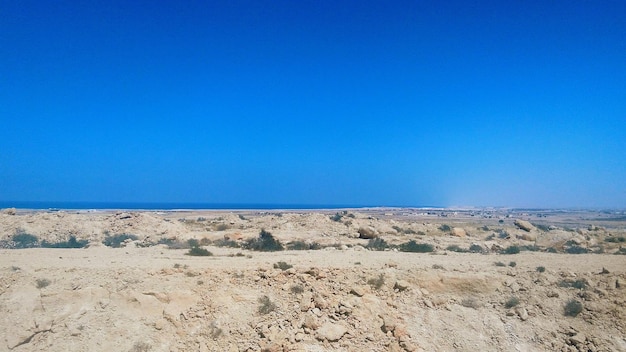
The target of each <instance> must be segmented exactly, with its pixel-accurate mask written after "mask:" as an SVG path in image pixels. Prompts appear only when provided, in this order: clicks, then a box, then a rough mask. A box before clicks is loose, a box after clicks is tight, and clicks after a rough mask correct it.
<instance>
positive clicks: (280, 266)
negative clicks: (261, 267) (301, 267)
mask: <svg viewBox="0 0 626 352" xmlns="http://www.w3.org/2000/svg"><path fill="white" fill-rule="evenodd" d="M291 268H293V265H291V264H287V262H283V261H280V262H278V263H274V269H280V270H282V271H285V270H287V269H291Z"/></svg>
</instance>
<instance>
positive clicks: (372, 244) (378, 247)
mask: <svg viewBox="0 0 626 352" xmlns="http://www.w3.org/2000/svg"><path fill="white" fill-rule="evenodd" d="M365 248H367V249H369V250H372V251H384V250H385V249H388V248H390V246H389V243H387V242H386V241H385V240H384V239H382V238H380V237H377V238H372V239H370V240H368V241H367V245H365Z"/></svg>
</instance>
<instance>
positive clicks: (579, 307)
mask: <svg viewBox="0 0 626 352" xmlns="http://www.w3.org/2000/svg"><path fill="white" fill-rule="evenodd" d="M563 310H564V313H565V315H566V316H568V317H575V316H577V315H578V314H580V312H582V311H583V304H582V303H581V302H579V301H576V300H573V299H572V300H569V301H568V302H567V303H566V304H565V307H564V308H563Z"/></svg>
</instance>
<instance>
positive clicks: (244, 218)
mask: <svg viewBox="0 0 626 352" xmlns="http://www.w3.org/2000/svg"><path fill="white" fill-rule="evenodd" d="M239 219H240V220H244V221H246V220H248V219H246V217H245V216H243V214H239Z"/></svg>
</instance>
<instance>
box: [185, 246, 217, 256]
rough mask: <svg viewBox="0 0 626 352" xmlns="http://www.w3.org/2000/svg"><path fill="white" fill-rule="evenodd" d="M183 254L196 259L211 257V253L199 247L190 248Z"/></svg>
mask: <svg viewBox="0 0 626 352" xmlns="http://www.w3.org/2000/svg"><path fill="white" fill-rule="evenodd" d="M185 254H187V255H191V256H196V257H208V256H211V255H213V253H211V252H209V251H208V250H207V249H205V248H202V247H200V246H192V247H191V248H189V251H188V252H187V253H185Z"/></svg>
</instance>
